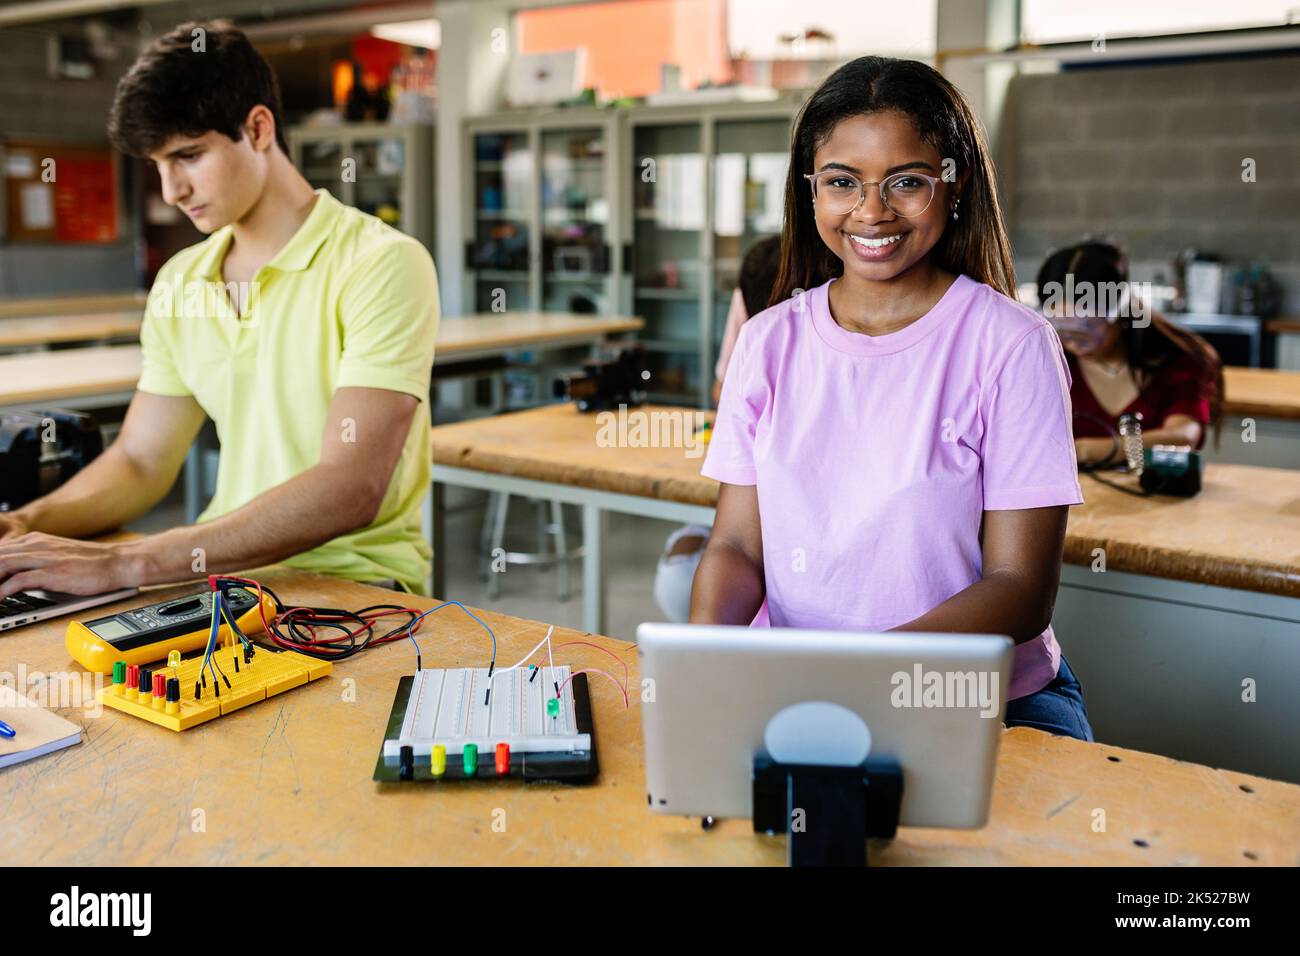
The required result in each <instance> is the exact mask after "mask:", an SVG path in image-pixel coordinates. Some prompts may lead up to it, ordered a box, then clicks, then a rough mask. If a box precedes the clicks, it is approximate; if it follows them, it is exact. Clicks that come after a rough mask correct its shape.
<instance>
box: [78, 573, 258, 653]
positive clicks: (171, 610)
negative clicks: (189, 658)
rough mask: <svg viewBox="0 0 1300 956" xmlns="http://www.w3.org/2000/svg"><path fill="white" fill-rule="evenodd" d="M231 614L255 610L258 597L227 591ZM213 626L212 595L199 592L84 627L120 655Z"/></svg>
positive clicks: (231, 589)
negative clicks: (135, 648) (119, 652)
mask: <svg viewBox="0 0 1300 956" xmlns="http://www.w3.org/2000/svg"><path fill="white" fill-rule="evenodd" d="M226 606H227V607H228V608H229V609H230V613H231V614H232V615H233V616H234V617H236V618H239V617H242V616H243V615H244V614H245V613H246V612H248V611H250V610H252V609H253V608H255V607H257V595H255V594H253V593H252V592H250V591H247V590H245V589H244V588H229V589H227V590H226ZM211 623H212V592H211V591H201V592H200V593H198V594H190V595H186V596H185V597H179V598H175V599H173V600H171V601H164V602H163V603H162V604H151V605H149V606H148V607H141V608H136V609H135V610H134V611H122V612H121V613H119V614H112V615H109V616H108V617H101V618H96V619H95V620H93V621H87V622H86V627H87V628H88V629H89V630H90V631H91V632H92V633H94V634H95V635H97V636H98V637H102V638H103V639H104V640H106V641H108V642H110V643H111V644H112V645H113V646H114V647H116V648H117V649H118V650H121V651H128V650H130V649H131V648H133V647H139V646H140V645H142V644H156V643H158V642H159V641H165V640H167V639H169V638H173V637H180V636H181V635H182V634H190V633H193V632H194V631H203V632H204V633H206V632H207V630H208V628H209V627H210V626H211Z"/></svg>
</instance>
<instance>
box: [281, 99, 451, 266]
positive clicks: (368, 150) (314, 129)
mask: <svg viewBox="0 0 1300 956" xmlns="http://www.w3.org/2000/svg"><path fill="white" fill-rule="evenodd" d="M289 152H290V156H291V158H292V159H293V163H294V165H295V166H297V167H298V170H299V171H300V172H301V173H302V174H303V176H305V177H306V179H307V181H308V182H310V183H311V184H312V186H314V187H318V188H319V187H324V188H325V189H328V190H329V191H330V193H331V194H332V195H333V196H334V198H336V199H338V200H339V202H341V203H343V204H344V205H347V206H355V207H356V208H357V209H360V210H361V211H362V212H366V213H369V214H370V215H372V216H377V217H378V218H380V219H382V220H384V221H385V222H387V223H388V224H389V225H391V226H393V227H394V228H396V229H400V230H401V231H402V232H405V233H406V234H407V235H411V236H415V237H416V238H417V239H419V240H420V241H421V242H422V243H424V245H425V248H427V249H429V250H430V251H432V250H433V240H434V231H433V230H434V222H435V219H434V210H433V127H431V126H394V125H389V124H387V123H354V124H345V125H341V126H319V127H318V126H310V127H308V126H298V127H293V128H291V129H290V130H289Z"/></svg>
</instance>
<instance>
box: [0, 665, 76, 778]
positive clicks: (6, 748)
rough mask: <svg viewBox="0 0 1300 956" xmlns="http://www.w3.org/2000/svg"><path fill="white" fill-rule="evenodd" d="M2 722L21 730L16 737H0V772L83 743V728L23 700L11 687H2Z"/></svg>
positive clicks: (0, 698) (0, 688)
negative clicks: (14, 765) (5, 768)
mask: <svg viewBox="0 0 1300 956" xmlns="http://www.w3.org/2000/svg"><path fill="white" fill-rule="evenodd" d="M0 720H2V721H4V722H5V723H6V724H8V725H9V726H10V727H12V728H13V729H14V730H15V731H17V734H16V736H13V737H3V736H0V769H3V768H4V767H8V766H12V765H13V764H17V763H22V762H23V761H25V760H31V759H33V758H34V757H42V756H44V755H45V754H48V753H53V752H54V751H56V750H62V749H63V748H64V747H71V746H72V745H73V744H79V743H81V728H80V727H79V726H77V725H76V724H74V723H73V722H72V721H70V720H64V719H63V718H62V717H60V716H59V715H58V714H56V713H54V712H53V711H49V710H46V709H45V708H44V707H39V706H37V705H36V704H33V703H31V702H30V701H27V700H26V699H21V698H19V696H18V692H17V691H16V690H14V689H13V688H12V687H10V686H9V685H7V684H0Z"/></svg>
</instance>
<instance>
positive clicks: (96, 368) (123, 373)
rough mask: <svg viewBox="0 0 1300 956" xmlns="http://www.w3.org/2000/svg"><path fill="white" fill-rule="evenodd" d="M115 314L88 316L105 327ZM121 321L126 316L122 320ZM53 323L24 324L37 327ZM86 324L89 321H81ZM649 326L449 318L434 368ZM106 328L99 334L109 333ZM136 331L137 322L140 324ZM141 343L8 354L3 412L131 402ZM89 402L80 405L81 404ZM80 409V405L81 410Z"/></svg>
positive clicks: (567, 319)
mask: <svg viewBox="0 0 1300 956" xmlns="http://www.w3.org/2000/svg"><path fill="white" fill-rule="evenodd" d="M114 318H115V317H113V316H85V317H83V319H85V320H87V321H89V320H92V319H93V320H96V321H99V322H101V323H107V322H109V321H111V320H113V319H114ZM117 318H119V319H120V318H122V317H117ZM20 321H21V320H17V319H10V320H0V345H4V344H6V338H5V334H6V329H7V328H8V323H15V324H16V323H19V322H20ZM48 321H50V320H35V319H33V320H27V322H26V323H25V324H24V327H25V328H27V329H28V330H30V329H32V328H35V327H36V326H37V324H38V323H43V322H48ZM83 324H84V323H83ZM643 324H644V323H643V322H642V320H641V319H636V318H619V317H599V316H570V315H553V316H552V315H544V314H539V313H538V314H535V313H504V314H501V315H491V314H489V315H483V316H468V317H464V318H455V319H444V320H443V321H442V323H441V325H440V326H439V332H438V344H437V348H436V350H435V353H434V365H439V364H443V363H447V362H456V361H461V360H464V359H466V358H469V357H473V356H477V355H483V354H500V353H501V352H502V351H505V350H509V349H521V348H554V347H557V346H560V345H564V344H588V345H590V344H593V343H595V342H598V341H600V340H602V339H603V338H604V337H605V336H607V335H617V334H621V333H625V332H634V331H636V330H637V329H639V328H641V326H642V325H643ZM107 327H108V326H107V325H103V324H101V325H100V326H99V328H101V329H102V328H107ZM134 327H135V328H136V329H137V330H138V328H139V320H138V319H137V320H136V321H135V326H134ZM140 365H141V350H140V346H139V345H118V346H98V347H93V348H82V349H63V350H60V351H57V352H38V353H31V354H21V355H9V356H4V357H2V358H0V407H3V406H7V405H19V404H23V403H27V402H60V401H71V400H84V399H86V398H87V397H91V396H103V395H114V396H116V397H118V398H121V397H123V396H125V397H126V399H127V400H129V396H130V393H131V392H133V391H134V390H135V384H136V382H137V381H138V380H139V378H140ZM84 404H85V402H84V401H82V402H81V405H84ZM79 407H80V406H79Z"/></svg>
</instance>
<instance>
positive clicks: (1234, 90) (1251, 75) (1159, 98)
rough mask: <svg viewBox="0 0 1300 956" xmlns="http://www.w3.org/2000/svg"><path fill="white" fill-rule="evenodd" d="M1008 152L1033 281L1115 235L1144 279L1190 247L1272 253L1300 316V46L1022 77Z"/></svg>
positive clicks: (1008, 190) (1015, 90)
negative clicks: (1251, 173)
mask: <svg viewBox="0 0 1300 956" xmlns="http://www.w3.org/2000/svg"><path fill="white" fill-rule="evenodd" d="M997 154H998V168H999V172H1000V175H1001V177H1002V189H1003V197H1004V199H1005V201H1006V203H1007V207H1008V208H1007V217H1008V223H1009V228H1010V230H1011V237H1012V242H1013V243H1014V245H1015V253H1016V266H1017V273H1018V275H1019V278H1020V281H1022V282H1025V281H1031V280H1032V279H1033V277H1034V275H1035V274H1036V272H1037V270H1038V266H1039V264H1040V263H1041V262H1042V260H1043V257H1044V256H1045V255H1046V254H1047V253H1048V252H1049V251H1050V250H1051V249H1053V248H1055V247H1057V246H1060V245H1064V244H1067V243H1069V242H1073V241H1076V240H1077V239H1079V238H1081V237H1082V236H1083V235H1085V234H1087V233H1108V234H1111V235H1113V236H1115V237H1116V238H1118V239H1120V240H1122V241H1123V243H1124V244H1125V245H1126V247H1127V248H1128V250H1129V255H1130V259H1131V260H1132V263H1133V274H1134V278H1136V279H1149V278H1152V274H1153V273H1154V271H1155V270H1156V269H1162V270H1163V272H1164V274H1165V277H1166V278H1169V277H1170V276H1171V274H1172V269H1171V268H1170V262H1171V260H1172V259H1173V257H1174V255H1175V254H1176V253H1177V252H1178V251H1179V250H1180V249H1183V248H1185V247H1187V246H1195V247H1197V248H1199V249H1204V250H1207V251H1213V252H1217V253H1219V254H1220V255H1223V256H1224V257H1226V258H1229V259H1232V260H1238V259H1245V260H1252V261H1259V262H1261V263H1263V264H1264V265H1266V266H1267V267H1268V268H1269V270H1270V271H1271V272H1272V273H1273V275H1274V277H1275V278H1277V280H1278V281H1279V282H1280V283H1281V284H1282V286H1283V288H1284V300H1283V311H1284V313H1288V314H1291V315H1295V314H1300V55H1281V56H1270V57H1267V58H1249V59H1245V58H1243V59H1231V60H1219V61H1199V62H1197V61H1188V62H1182V63H1173V64H1161V65H1153V66H1132V67H1123V68H1106V69H1097V68H1093V69H1075V70H1066V71H1063V72H1059V73H1041V74H1022V75H1020V76H1017V77H1015V78H1014V79H1013V80H1012V82H1011V86H1010V89H1009V90H1008V93H1007V99H1006V113H1005V115H1004V117H1003V123H1002V128H1001V133H1000V136H999V143H998V147H997ZM1247 158H1249V159H1253V160H1254V161H1255V182H1243V181H1242V162H1243V160H1245V159H1247Z"/></svg>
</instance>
